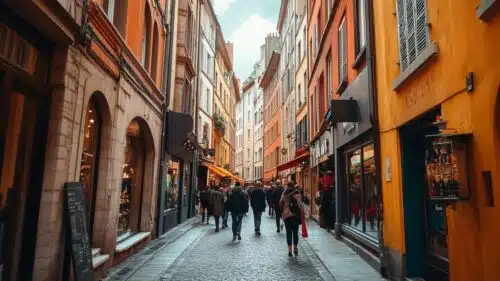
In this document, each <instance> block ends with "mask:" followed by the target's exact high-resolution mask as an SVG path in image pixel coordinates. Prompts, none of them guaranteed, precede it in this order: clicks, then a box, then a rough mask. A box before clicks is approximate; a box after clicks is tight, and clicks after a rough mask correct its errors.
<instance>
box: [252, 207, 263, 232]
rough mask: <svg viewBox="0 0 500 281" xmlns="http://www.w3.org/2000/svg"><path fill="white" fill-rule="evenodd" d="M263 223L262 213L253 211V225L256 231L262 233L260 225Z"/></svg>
mask: <svg viewBox="0 0 500 281" xmlns="http://www.w3.org/2000/svg"><path fill="white" fill-rule="evenodd" d="M261 221H262V211H255V210H254V211H253V224H254V226H255V231H260V223H261Z"/></svg>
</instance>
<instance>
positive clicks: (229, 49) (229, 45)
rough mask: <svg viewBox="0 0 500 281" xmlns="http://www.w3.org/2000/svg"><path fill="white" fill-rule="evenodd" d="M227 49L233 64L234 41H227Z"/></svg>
mask: <svg viewBox="0 0 500 281" xmlns="http://www.w3.org/2000/svg"><path fill="white" fill-rule="evenodd" d="M226 50H227V53H228V55H229V60H230V61H231V66H232V65H233V43H232V42H227V43H226Z"/></svg>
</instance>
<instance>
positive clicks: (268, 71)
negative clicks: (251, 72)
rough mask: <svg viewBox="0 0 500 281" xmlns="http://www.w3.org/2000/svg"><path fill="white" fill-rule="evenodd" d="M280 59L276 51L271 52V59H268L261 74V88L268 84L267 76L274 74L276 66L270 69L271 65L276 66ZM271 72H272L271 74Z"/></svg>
mask: <svg viewBox="0 0 500 281" xmlns="http://www.w3.org/2000/svg"><path fill="white" fill-rule="evenodd" d="M280 59H281V54H280V53H279V52H277V51H273V54H272V55H271V59H270V60H269V63H268V64H267V67H266V70H265V71H264V74H263V75H262V80H260V85H259V86H260V87H261V88H266V87H267V86H269V85H268V84H269V81H268V80H270V78H269V76H270V75H272V74H274V73H275V72H276V70H277V67H274V69H272V67H273V66H276V64H278V63H279V61H280ZM271 72H272V74H271Z"/></svg>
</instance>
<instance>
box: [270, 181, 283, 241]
mask: <svg viewBox="0 0 500 281" xmlns="http://www.w3.org/2000/svg"><path fill="white" fill-rule="evenodd" d="M275 183H276V187H275V188H274V191H273V194H272V198H271V204H272V205H273V208H274V212H275V213H276V232H277V233H280V232H281V230H282V228H283V226H282V225H281V209H280V207H279V203H280V200H281V196H282V195H283V191H284V190H285V189H284V187H283V186H282V185H281V181H280V180H276V182H275Z"/></svg>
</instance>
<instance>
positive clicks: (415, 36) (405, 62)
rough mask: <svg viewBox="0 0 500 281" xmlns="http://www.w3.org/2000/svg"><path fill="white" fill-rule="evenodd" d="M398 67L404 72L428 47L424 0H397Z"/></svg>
mask: <svg viewBox="0 0 500 281" xmlns="http://www.w3.org/2000/svg"><path fill="white" fill-rule="evenodd" d="M396 6H397V10H396V12H397V18H398V38H399V60H400V61H399V66H400V68H401V71H404V70H406V69H407V68H408V66H409V65H410V64H411V63H412V62H414V61H415V59H416V58H417V56H418V55H420V54H422V52H423V51H424V50H425V49H426V48H427V46H429V27H428V26H427V11H426V10H427V7H426V0H397V1H396Z"/></svg>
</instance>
